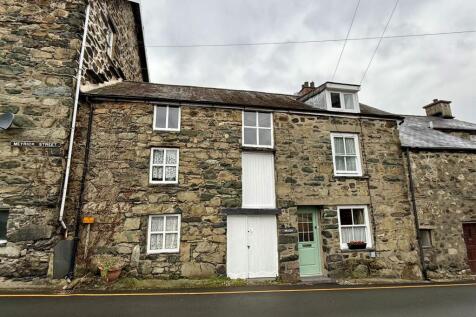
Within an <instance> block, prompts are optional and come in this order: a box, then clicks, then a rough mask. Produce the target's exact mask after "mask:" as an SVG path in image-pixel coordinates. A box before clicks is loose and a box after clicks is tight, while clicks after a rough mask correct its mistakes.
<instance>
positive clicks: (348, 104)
mask: <svg viewBox="0 0 476 317" xmlns="http://www.w3.org/2000/svg"><path fill="white" fill-rule="evenodd" d="M344 103H345V109H354V95H352V94H344Z"/></svg>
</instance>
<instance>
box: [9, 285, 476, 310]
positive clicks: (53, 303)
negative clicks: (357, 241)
mask: <svg viewBox="0 0 476 317" xmlns="http://www.w3.org/2000/svg"><path fill="white" fill-rule="evenodd" d="M178 292H180V294H179V293H178ZM0 316H2V317H8V316H35V317H42V316H45V317H46V316H47V317H55V316H61V317H65V316H66V317H73V316H81V317H91V316H117V317H120V316H133V317H147V316H173V317H182V316H183V317H185V316H186V317H191V316H222V317H234V316H240V317H241V316H244V317H255V316H259V317H266V316H272V317H285V316H286V317H289V316H292V317H297V316H306V317H318V316H326V317H330V316H345V317H359V316H365V317H369V316H385V317H392V316H398V317H401V316H404V317H411V316H418V317H420V316H422V317H423V316H425V317H426V316H431V317H439V316H441V317H459V316H462V317H472V316H475V317H476V284H461V285H457V284H443V285H412V286H408V285H407V286H385V287H351V288H342V287H340V288H339V287H337V288H333V287H331V286H327V287H321V288H319V287H317V286H313V287H293V288H290V287H287V288H281V289H276V288H272V289H263V288H255V289H246V290H240V289H238V290H237V289H233V288H228V289H223V290H201V291H200V290H192V291H183V290H181V291H177V292H175V293H170V292H169V293H160V292H157V293H124V292H123V293H119V294H111V293H105V294H85V293H83V294H69V295H61V294H57V295H52V294H18V293H17V294H0Z"/></svg>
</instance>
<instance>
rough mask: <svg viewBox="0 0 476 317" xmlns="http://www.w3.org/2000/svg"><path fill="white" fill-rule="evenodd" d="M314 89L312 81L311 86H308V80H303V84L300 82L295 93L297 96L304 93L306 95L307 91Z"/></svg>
mask: <svg viewBox="0 0 476 317" xmlns="http://www.w3.org/2000/svg"><path fill="white" fill-rule="evenodd" d="M314 89H315V87H314V82H313V81H311V86H309V82H308V81H305V82H304V84H302V86H301V91H299V92H298V93H297V95H298V96H304V95H307V94H308V93H310V92H311V91H313V90H314Z"/></svg>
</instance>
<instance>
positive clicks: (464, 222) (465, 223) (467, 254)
mask: <svg viewBox="0 0 476 317" xmlns="http://www.w3.org/2000/svg"><path fill="white" fill-rule="evenodd" d="M465 225H474V226H476V221H462V222H461V229H462V230H463V232H462V233H463V243H464V247H465V249H466V260H467V261H468V262H467V264H468V266H469V270H470V271H471V274H474V273H476V271H474V272H473V269H472V268H471V265H470V264H469V261H470V260H469V250H468V244H467V243H466V237H465V236H464V226H465Z"/></svg>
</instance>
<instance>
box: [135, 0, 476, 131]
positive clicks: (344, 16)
mask: <svg viewBox="0 0 476 317" xmlns="http://www.w3.org/2000/svg"><path fill="white" fill-rule="evenodd" d="M357 1H358V0H339V1H337V0H307V1H303V0H286V1H283V0H142V15H143V23H144V28H145V40H146V45H147V46H148V47H147V55H148V61H149V72H150V76H151V81H152V82H157V83H168V84H180V85H196V86H210V87H220V88H232V89H247V90H259V91H269V92H278V93H295V92H297V91H298V90H299V89H300V87H301V84H302V83H303V82H304V81H315V82H316V84H317V85H318V84H320V83H323V82H325V81H330V80H331V78H332V73H333V71H334V68H335V66H336V63H337V59H338V57H339V53H340V50H341V47H342V45H343V42H332V43H311V44H295V45H272V46H271V45H270V46H241V47H198V48H163V47H154V45H182V44H222V43H248V42H276V41H277V42H282V41H306V40H319V39H334V38H340V39H341V38H345V36H346V33H347V30H348V28H349V25H350V21H351V18H352V15H353V13H354V9H355V6H356V4H357ZM394 4H395V0H361V3H360V7H359V9H358V12H357V15H356V18H355V22H354V25H353V28H352V30H351V33H350V37H351V38H352V37H354V38H355V37H367V36H380V34H381V33H382V31H383V28H384V26H385V23H386V21H387V19H388V17H389V15H390V13H391V11H392V8H393V6H394ZM475 16H476V1H474V0H400V3H399V4H398V6H397V8H396V11H395V13H394V16H393V19H392V20H391V23H390V25H389V27H388V30H387V33H386V35H399V34H414V33H434V32H448V31H461V30H476V19H475ZM377 42H378V40H365V41H349V42H347V46H346V48H345V51H344V54H343V57H342V61H341V64H340V66H339V70H338V72H337V75H336V77H335V79H334V81H339V82H346V83H359V82H360V80H361V78H362V75H363V72H364V70H365V68H366V66H367V64H368V62H369V59H370V57H371V55H372V52H373V51H374V49H375V47H376V45H377ZM433 98H439V99H447V100H452V101H453V103H452V109H453V115H455V116H456V118H458V119H461V120H467V121H472V122H476V33H467V34H459V35H444V36H428V37H419V38H404V39H402V38H400V39H384V40H383V41H382V44H381V46H380V48H379V50H378V52H377V55H376V56H375V59H374V61H373V63H372V65H371V68H370V70H369V72H368V74H367V76H366V78H365V80H364V82H363V83H362V87H361V91H360V93H359V99H360V101H361V102H363V103H367V104H369V105H372V106H374V107H378V108H381V109H383V110H387V111H390V112H397V113H405V114H420V115H422V114H424V110H423V109H422V108H421V107H422V106H423V105H425V104H428V103H429V102H431V100H432V99H433Z"/></svg>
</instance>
